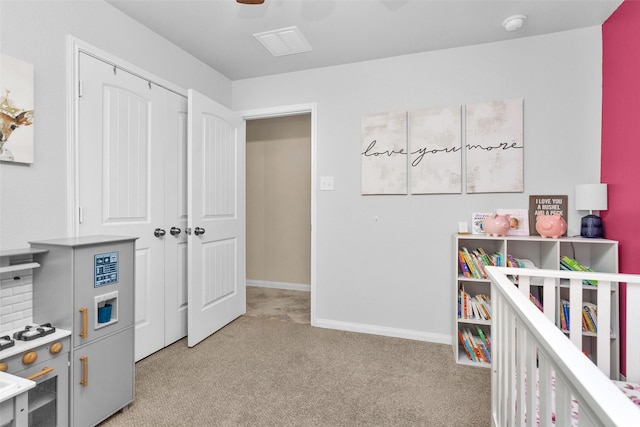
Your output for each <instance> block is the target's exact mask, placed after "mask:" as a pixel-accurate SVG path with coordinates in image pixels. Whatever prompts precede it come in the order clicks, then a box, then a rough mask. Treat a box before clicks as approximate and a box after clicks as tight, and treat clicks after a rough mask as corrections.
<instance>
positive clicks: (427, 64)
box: [233, 27, 602, 341]
mask: <svg viewBox="0 0 640 427" xmlns="http://www.w3.org/2000/svg"><path fill="white" fill-rule="evenodd" d="M601 50H602V49H601V29H600V27H593V28H588V29H583V30H576V31H571V32H564V33H558V34H554V35H548V36H541V37H534V38H527V39H516V40H511V41H508V42H501V43H493V44H485V45H477V46H471V47H465V48H457V49H450V50H443V51H437V52H431V53H423V54H415V55H408V56H402V57H395V58H388V59H385V60H379V61H370V62H361V63H355V64H351V65H345V66H338V67H330V68H324V69H317V70H312V71H305V72H295V73H288V74H282V75H275V76H269V77H264V78H256V79H247V80H241V81H234V82H233V109H235V110H238V111H242V110H250V109H256V108H270V107H276V106H284V105H293V104H303V103H311V102H316V103H317V134H318V140H317V153H316V158H317V176H316V177H315V179H316V185H318V186H319V177H320V176H325V175H330V176H334V177H335V191H318V193H317V224H315V225H314V227H315V230H316V232H317V236H318V237H317V240H318V241H317V266H316V267H317V274H316V288H315V291H316V294H315V296H316V312H315V316H316V319H317V324H318V325H320V326H329V327H336V328H344V329H353V330H361V331H371V332H376V333H383V334H389V335H398V336H411V337H415V338H419V339H426V340H434V341H448V340H449V336H450V334H451V324H452V320H451V319H452V315H453V314H452V309H453V301H452V298H453V283H452V280H453V279H452V276H453V270H454V265H453V255H452V246H451V235H452V234H453V233H455V232H456V231H457V222H458V221H470V217H471V213H472V212H477V211H480V212H486V211H489V212H491V211H493V210H495V209H496V208H525V209H526V208H528V196H529V194H567V195H568V196H569V211H570V212H569V218H568V222H569V233H570V234H576V233H578V227H577V225H578V223H579V218H580V217H579V215H578V212H577V211H575V210H574V208H573V191H574V186H575V185H576V184H579V183H591V182H599V177H600V122H601V119H600V117H601V63H602V61H601V57H602V53H601ZM508 98H523V99H524V117H525V119H524V126H525V137H524V140H525V192H524V193H516V194H469V195H467V194H462V195H417V196H366V197H365V196H361V195H360V117H361V116H362V115H363V114H366V113H374V112H388V111H407V110H412V109H419V108H424V107H432V106H447V105H461V104H466V103H473V102H478V101H490V100H497V99H508ZM376 217H377V218H378V221H375V218H376Z"/></svg>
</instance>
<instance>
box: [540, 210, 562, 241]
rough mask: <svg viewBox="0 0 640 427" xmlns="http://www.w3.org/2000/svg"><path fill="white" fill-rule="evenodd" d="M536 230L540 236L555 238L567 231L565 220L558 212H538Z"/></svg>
mask: <svg viewBox="0 0 640 427" xmlns="http://www.w3.org/2000/svg"><path fill="white" fill-rule="evenodd" d="M536 231H537V232H538V233H540V235H541V236H542V237H551V238H554V239H557V238H558V237H560V236H562V235H563V234H564V233H565V232H566V231H567V221H565V220H564V218H562V215H560V214H559V213H555V214H553V215H543V214H538V216H537V217H536Z"/></svg>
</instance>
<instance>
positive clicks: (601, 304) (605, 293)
mask: <svg viewBox="0 0 640 427" xmlns="http://www.w3.org/2000/svg"><path fill="white" fill-rule="evenodd" d="M597 304H598V330H597V334H598V335H597V338H596V346H597V348H598V363H597V364H598V368H600V370H601V371H602V373H603V374H605V375H606V376H607V377H609V378H612V379H616V380H617V379H618V373H617V372H611V317H610V316H608V315H607V316H604V315H603V316H600V315H599V314H600V313H604V314H607V313H610V311H611V309H610V308H609V307H611V282H609V281H605V280H600V281H599V282H598V303H597Z"/></svg>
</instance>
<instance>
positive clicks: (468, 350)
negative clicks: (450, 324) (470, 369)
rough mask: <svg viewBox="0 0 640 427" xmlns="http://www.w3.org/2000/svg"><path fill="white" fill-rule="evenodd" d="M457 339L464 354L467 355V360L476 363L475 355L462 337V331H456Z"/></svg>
mask: <svg viewBox="0 0 640 427" xmlns="http://www.w3.org/2000/svg"><path fill="white" fill-rule="evenodd" d="M458 339H459V340H460V344H462V348H464V351H465V353H467V357H468V358H469V360H471V361H473V362H477V360H476V355H475V353H474V352H473V349H472V348H471V346H470V345H469V342H467V340H466V338H465V337H464V336H463V335H462V331H460V330H458Z"/></svg>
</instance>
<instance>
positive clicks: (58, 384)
mask: <svg viewBox="0 0 640 427" xmlns="http://www.w3.org/2000/svg"><path fill="white" fill-rule="evenodd" d="M30 245H31V247H30V248H29V249H26V250H24V252H25V253H27V256H26V259H27V262H28V264H29V265H30V266H31V267H32V268H33V300H32V304H33V322H34V324H33V325H27V327H25V328H23V330H22V331H12V333H9V334H7V335H6V336H4V337H1V338H0V370H2V368H3V366H4V367H5V371H6V372H7V373H8V374H13V376H17V377H19V378H31V379H32V380H33V381H35V382H36V386H35V387H34V388H33V389H31V390H29V391H28V392H27V394H28V424H27V425H30V426H53V425H55V426H67V425H70V426H77V427H85V426H93V425H96V424H98V423H100V422H101V421H103V420H104V419H106V418H107V417H109V416H110V415H112V414H113V413H115V412H117V411H119V410H121V409H123V408H126V407H127V406H128V405H129V404H130V403H131V402H132V401H133V391H134V369H135V368H134V348H133V347H134V263H135V260H134V253H135V238H131V237H115V236H90V237H89V236H87V237H76V238H64V239H55V240H46V241H34V242H30ZM7 253H11V252H8V251H4V252H0V255H2V256H3V257H5V258H6V257H7ZM29 256H30V257H31V260H29ZM16 258H21V259H22V260H23V261H24V259H25V255H22V256H19V257H16ZM29 261H31V262H29ZM11 268H19V267H12V266H6V267H5V271H6V270H8V269H11ZM0 335H4V333H3V334H0ZM3 364H4V365H3ZM43 395H47V396H48V397H47V399H46V400H47V401H46V402H44V399H43V403H40V400H41V397H42V396H43ZM0 397H1V395H0ZM7 402H8V401H7ZM15 402H16V399H15V398H14V399H13V402H12V403H13V405H9V404H8V403H6V402H3V403H2V405H4V406H0V408H4V409H2V410H4V411H5V412H0V415H2V417H0V426H4V425H5V424H8V425H20V424H19V423H15V424H13V421H12V420H11V419H9V418H5V415H6V416H9V413H10V411H11V410H13V411H14V412H15V407H16V406H15V405H16V403H15ZM51 402H54V403H51ZM9 406H11V408H9ZM7 408H8V409H7ZM54 420H55V421H54Z"/></svg>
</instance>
